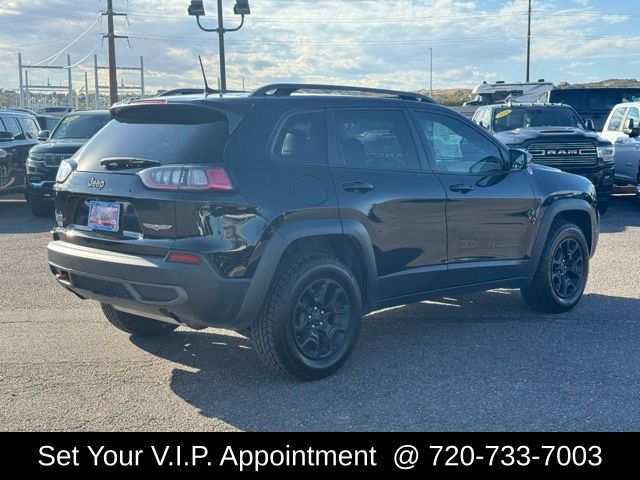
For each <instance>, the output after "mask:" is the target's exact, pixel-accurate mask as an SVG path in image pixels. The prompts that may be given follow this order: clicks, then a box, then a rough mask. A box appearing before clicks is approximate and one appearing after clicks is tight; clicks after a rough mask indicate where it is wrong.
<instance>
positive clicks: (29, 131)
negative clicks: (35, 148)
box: [19, 117, 40, 139]
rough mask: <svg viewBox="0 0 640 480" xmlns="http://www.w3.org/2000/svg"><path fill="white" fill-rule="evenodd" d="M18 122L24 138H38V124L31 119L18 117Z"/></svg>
mask: <svg viewBox="0 0 640 480" xmlns="http://www.w3.org/2000/svg"><path fill="white" fill-rule="evenodd" d="M19 121H20V126H21V127H22V130H23V131H24V134H25V137H26V138H31V139H36V138H38V132H39V131H40V129H39V128H38V124H37V123H36V122H35V120H34V119H33V118H24V117H20V118H19Z"/></svg>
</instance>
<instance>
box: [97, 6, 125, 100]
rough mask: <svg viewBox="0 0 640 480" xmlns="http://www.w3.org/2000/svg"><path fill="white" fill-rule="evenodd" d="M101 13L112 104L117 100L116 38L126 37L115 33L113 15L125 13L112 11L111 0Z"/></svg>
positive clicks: (123, 14)
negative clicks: (104, 23) (104, 26)
mask: <svg viewBox="0 0 640 480" xmlns="http://www.w3.org/2000/svg"><path fill="white" fill-rule="evenodd" d="M102 15H106V16H107V29H108V31H107V34H106V35H103V37H106V38H107V43H108V47H109V103H110V104H111V105H113V104H114V103H116V102H117V101H118V75H117V67H116V42H115V40H116V38H128V37H127V36H126V35H116V34H115V32H114V30H113V17H117V16H126V15H127V14H126V13H116V12H114V11H113V0H107V11H106V12H103V13H102Z"/></svg>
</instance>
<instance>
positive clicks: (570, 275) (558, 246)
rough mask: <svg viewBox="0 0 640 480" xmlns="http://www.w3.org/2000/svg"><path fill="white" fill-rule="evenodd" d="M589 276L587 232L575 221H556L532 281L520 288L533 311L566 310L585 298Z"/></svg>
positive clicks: (557, 311)
mask: <svg viewBox="0 0 640 480" xmlns="http://www.w3.org/2000/svg"><path fill="white" fill-rule="evenodd" d="M574 248H575V250H573V249H574ZM571 252H573V253H571ZM588 276H589V247H588V246H587V240H586V238H585V236H584V233H582V230H580V228H579V227H578V226H577V225H575V224H574V223H571V222H568V221H564V220H556V221H555V222H554V223H553V225H552V226H551V231H550V232H549V236H548V237H547V242H546V244H545V247H544V250H543V252H542V256H541V258H540V263H539V264H538V268H537V270H536V274H535V276H534V278H533V282H532V283H531V285H529V286H528V287H524V288H522V289H521V290H520V291H521V292H522V297H523V298H524V300H525V302H526V303H527V305H529V307H531V308H532V309H533V310H536V311H538V312H543V313H562V312H567V311H569V310H571V309H572V308H573V307H575V306H576V305H577V304H578V302H579V301H580V298H582V294H583V293H584V288H585V286H586V284H587V278H588Z"/></svg>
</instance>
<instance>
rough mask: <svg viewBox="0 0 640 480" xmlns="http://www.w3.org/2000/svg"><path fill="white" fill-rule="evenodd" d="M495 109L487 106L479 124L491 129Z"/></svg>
mask: <svg viewBox="0 0 640 480" xmlns="http://www.w3.org/2000/svg"><path fill="white" fill-rule="evenodd" d="M492 112H493V110H492V109H490V108H485V109H484V112H483V113H482V116H481V117H480V123H479V125H480V126H481V127H482V128H484V129H486V130H489V129H491V114H492Z"/></svg>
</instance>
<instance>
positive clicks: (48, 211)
mask: <svg viewBox="0 0 640 480" xmlns="http://www.w3.org/2000/svg"><path fill="white" fill-rule="evenodd" d="M25 198H26V199H27V205H28V206H29V210H31V213H32V214H33V215H34V216H36V217H49V216H51V215H53V202H52V201H47V200H45V199H44V198H43V197H42V195H36V194H32V193H27V194H25Z"/></svg>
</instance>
